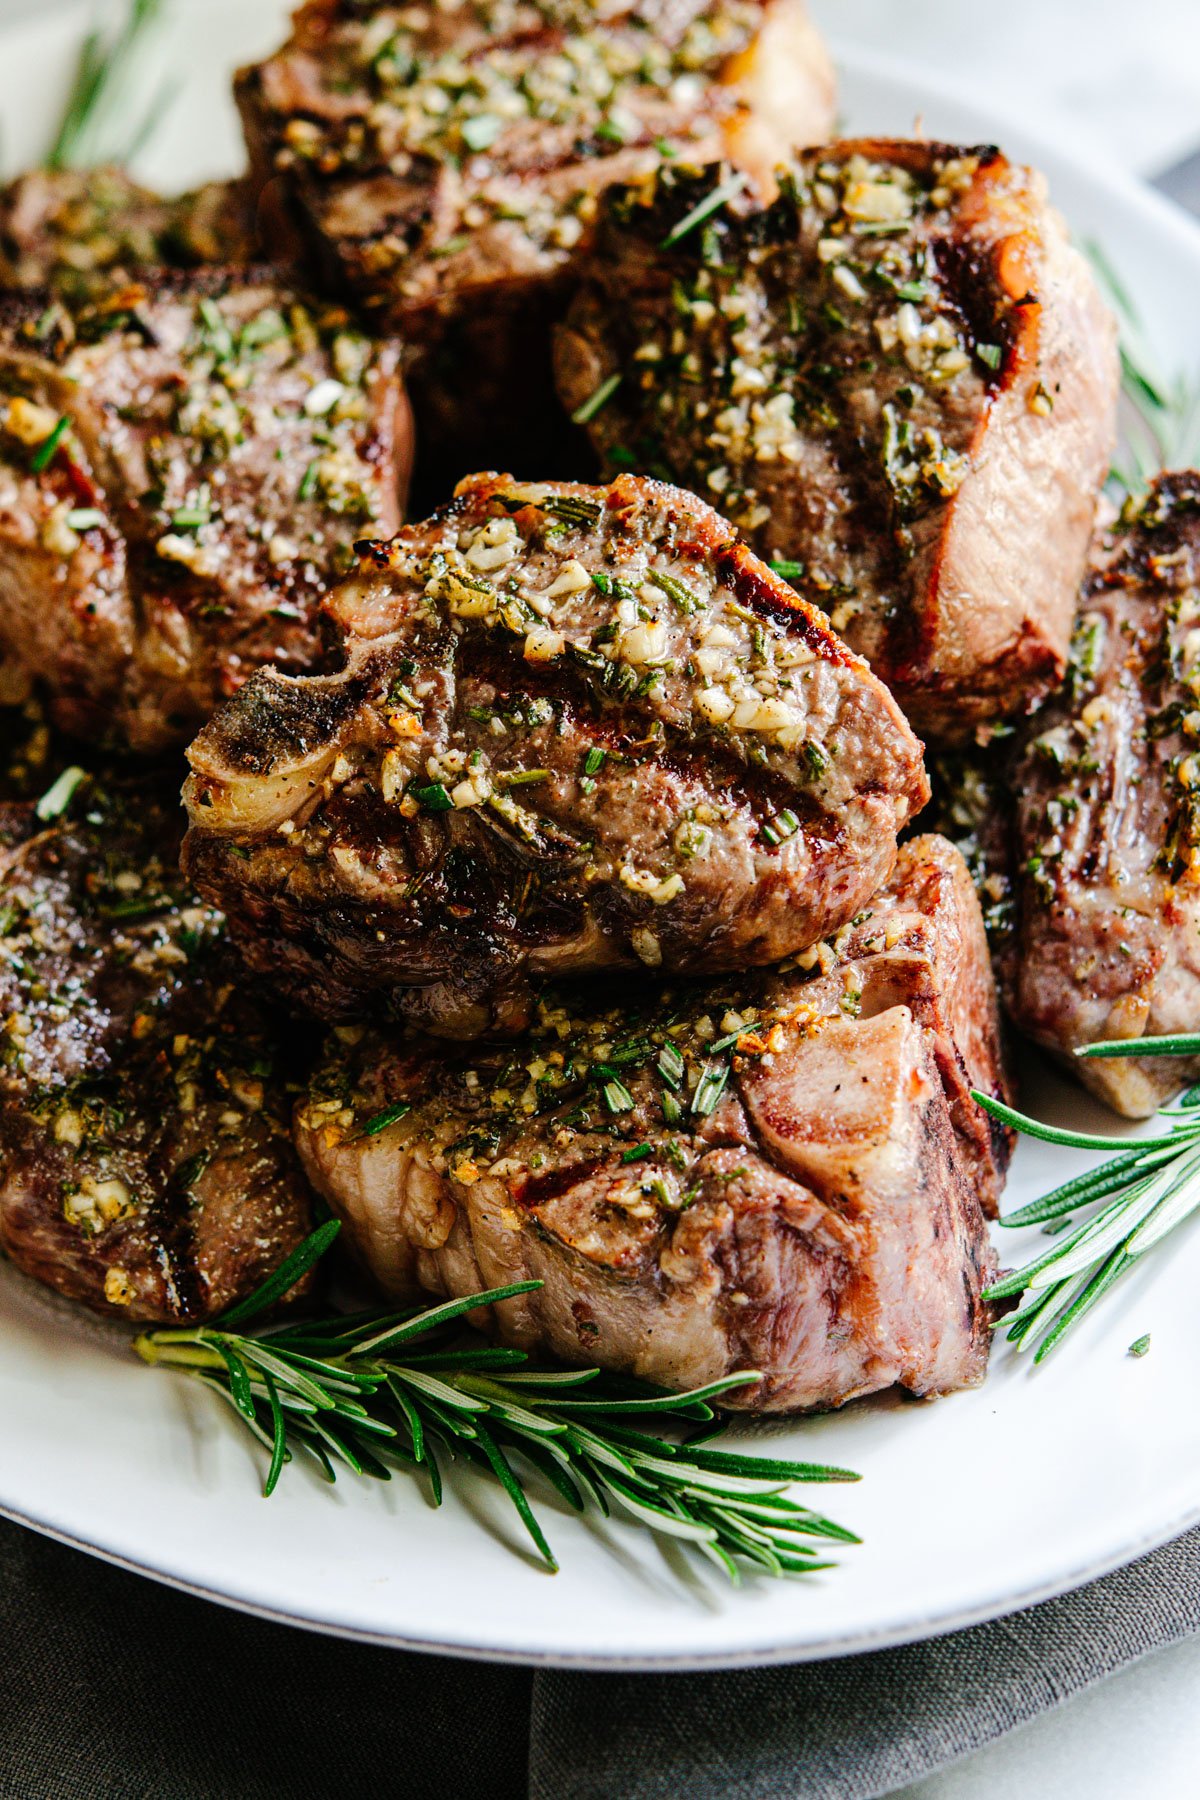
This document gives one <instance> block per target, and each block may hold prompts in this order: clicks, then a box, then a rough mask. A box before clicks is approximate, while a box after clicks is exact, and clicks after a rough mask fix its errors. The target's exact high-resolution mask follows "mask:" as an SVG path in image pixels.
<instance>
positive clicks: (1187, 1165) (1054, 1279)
mask: <svg viewBox="0 0 1200 1800" xmlns="http://www.w3.org/2000/svg"><path fill="white" fill-rule="evenodd" d="M1160 1045H1171V1046H1175V1045H1178V1046H1180V1048H1178V1049H1176V1048H1171V1049H1169V1050H1163V1051H1162V1052H1161V1053H1163V1054H1168V1055H1194V1054H1196V1053H1197V1051H1200V1038H1197V1037H1196V1036H1194V1035H1192V1034H1182V1035H1180V1036H1178V1037H1175V1038H1166V1039H1152V1038H1144V1039H1142V1040H1141V1041H1140V1043H1132V1042H1131V1043H1128V1044H1123V1045H1122V1046H1121V1047H1120V1049H1119V1050H1118V1049H1117V1048H1116V1047H1112V1046H1107V1045H1105V1046H1092V1045H1089V1046H1087V1047H1086V1052H1085V1053H1089V1054H1092V1055H1097V1054H1100V1055H1117V1054H1121V1055H1126V1056H1133V1055H1139V1054H1146V1053H1147V1052H1148V1051H1151V1050H1153V1049H1154V1048H1156V1047H1158V1046H1160ZM973 1097H974V1099H975V1100H977V1101H978V1103H979V1104H980V1106H982V1107H984V1108H985V1110H986V1111H988V1112H989V1113H991V1114H992V1116H993V1117H994V1118H997V1119H1000V1120H1002V1121H1003V1123H1004V1124H1006V1125H1011V1126H1014V1127H1015V1128H1016V1130H1018V1131H1023V1132H1025V1133H1026V1134H1027V1135H1028V1136H1030V1137H1036V1138H1041V1139H1042V1140H1043V1141H1044V1142H1046V1143H1051V1144H1067V1145H1072V1146H1074V1147H1075V1148H1078V1149H1082V1150H1109V1151H1111V1150H1113V1149H1114V1147H1115V1146H1117V1145H1118V1144H1119V1143H1120V1142H1121V1140H1120V1139H1116V1138H1110V1137H1095V1136H1093V1135H1091V1134H1090V1133H1088V1132H1080V1131H1063V1130H1060V1129H1059V1128H1057V1127H1055V1126H1051V1125H1045V1124H1043V1123H1042V1122H1041V1120H1039V1119H1032V1118H1030V1117H1029V1116H1028V1115H1027V1114H1026V1113H1020V1112H1017V1111H1015V1109H1014V1108H1012V1107H1010V1106H1005V1105H1004V1104H1003V1103H1002V1102H1001V1101H999V1100H995V1099H993V1098H992V1096H991V1095H989V1094H982V1093H979V1092H978V1091H973ZM1158 1118H1159V1120H1160V1121H1161V1124H1162V1130H1161V1131H1160V1132H1159V1133H1158V1134H1157V1135H1155V1136H1153V1137H1148V1138H1140V1139H1138V1140H1136V1141H1135V1142H1133V1143H1128V1144H1126V1146H1125V1147H1124V1148H1122V1149H1119V1150H1118V1151H1117V1154H1116V1155H1115V1156H1110V1157H1109V1159H1108V1161H1107V1162H1104V1163H1101V1165H1100V1166H1099V1168H1097V1169H1092V1170H1090V1171H1089V1172H1088V1173H1086V1174H1083V1175H1076V1176H1075V1177H1074V1178H1073V1179H1072V1180H1070V1181H1066V1182H1063V1183H1062V1185H1061V1186H1059V1187H1056V1188H1054V1189H1053V1190H1052V1191H1051V1192H1050V1193H1048V1194H1044V1195H1043V1196H1042V1197H1041V1199H1040V1200H1035V1201H1033V1202H1032V1203H1031V1204H1030V1205H1028V1206H1022V1207H1020V1208H1019V1209H1018V1210H1017V1211H1016V1212H1012V1213H1008V1214H1007V1215H1006V1216H1005V1217H1004V1218H1003V1219H1001V1221H1000V1223H1001V1224H1002V1225H1008V1226H1019V1225H1036V1224H1040V1225H1043V1226H1044V1227H1045V1228H1046V1229H1047V1230H1048V1231H1052V1232H1053V1233H1054V1239H1053V1243H1052V1244H1051V1245H1050V1247H1049V1248H1048V1249H1047V1250H1044V1251H1043V1252H1042V1254H1041V1255H1040V1256H1036V1257H1034V1258H1033V1259H1032V1261H1030V1262H1027V1263H1025V1264H1024V1265H1023V1266H1022V1267H1021V1268H1019V1269H1014V1270H1012V1271H1011V1272H1010V1273H1009V1274H1007V1275H1003V1276H1001V1278H1000V1280H999V1281H994V1282H993V1283H992V1285H991V1286H990V1287H989V1288H988V1289H987V1290H986V1298H987V1299H989V1300H1008V1299H1012V1298H1013V1297H1014V1296H1015V1295H1020V1296H1021V1305H1020V1306H1019V1307H1018V1310H1017V1311H1016V1312H1015V1313H1009V1314H1008V1315H1007V1316H1006V1317H1005V1318H1002V1319H1001V1320H999V1321H998V1323H999V1324H1000V1325H1001V1326H1002V1327H1003V1328H1004V1329H1005V1333H1006V1335H1007V1337H1008V1339H1009V1341H1010V1342H1011V1343H1012V1344H1014V1345H1015V1346H1016V1347H1017V1348H1018V1349H1028V1348H1029V1347H1030V1345H1032V1344H1034V1343H1035V1342H1036V1343H1037V1346H1038V1347H1037V1351H1036V1354H1035V1356H1034V1361H1035V1362H1039V1363H1040V1362H1042V1361H1043V1360H1044V1358H1045V1357H1047V1356H1048V1355H1049V1354H1050V1352H1051V1350H1053V1349H1054V1347H1055V1346H1056V1345H1057V1344H1060V1343H1061V1342H1062V1340H1063V1338H1064V1337H1065V1336H1066V1334H1067V1332H1068V1331H1069V1330H1070V1329H1071V1327H1072V1326H1073V1325H1074V1324H1076V1323H1077V1322H1078V1321H1079V1320H1080V1319H1081V1318H1082V1317H1083V1315H1084V1314H1085V1313H1086V1312H1089V1311H1090V1310H1091V1308H1092V1307H1093V1306H1094V1305H1095V1304H1096V1302H1097V1301H1098V1300H1099V1299H1100V1298H1101V1297H1102V1296H1103V1295H1104V1294H1106V1293H1107V1292H1108V1290H1109V1288H1111V1287H1112V1286H1113V1285H1114V1283H1115V1282H1117V1281H1119V1280H1120V1279H1121V1277H1122V1276H1123V1275H1127V1274H1128V1272H1129V1270H1130V1269H1132V1267H1133V1266H1134V1264H1135V1263H1136V1262H1138V1261H1139V1260H1140V1259H1141V1258H1142V1257H1143V1256H1144V1255H1145V1254H1146V1252H1147V1251H1148V1250H1152V1249H1153V1248H1154V1246H1155V1244H1158V1243H1161V1242H1162V1240H1163V1238H1165V1237H1166V1236H1167V1234H1168V1233H1169V1232H1171V1231H1174V1229H1175V1227H1176V1226H1177V1225H1181V1224H1182V1223H1183V1221H1184V1220H1185V1219H1186V1218H1188V1217H1190V1215H1191V1214H1192V1213H1194V1212H1195V1211H1196V1210H1197V1208H1200V1086H1197V1087H1190V1088H1188V1089H1186V1090H1185V1092H1184V1093H1183V1094H1181V1095H1180V1097H1179V1098H1178V1100H1176V1101H1175V1102H1173V1104H1172V1105H1170V1106H1164V1107H1162V1108H1161V1109H1160V1111H1159V1113H1158ZM1081 1208H1087V1209H1089V1212H1088V1217H1087V1218H1085V1219H1084V1220H1083V1221H1082V1222H1080V1223H1078V1224H1076V1223H1074V1221H1073V1218H1072V1215H1074V1214H1076V1213H1077V1212H1078V1211H1079V1210H1080V1209H1081ZM1093 1208H1094V1209H1095V1210H1091V1209H1093Z"/></svg>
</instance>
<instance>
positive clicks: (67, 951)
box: [0, 770, 312, 1322]
mask: <svg viewBox="0 0 1200 1800" xmlns="http://www.w3.org/2000/svg"><path fill="white" fill-rule="evenodd" d="M76 783H78V785H76ZM69 795H71V796H72V797H71V798H68V796H69ZM40 812H41V814H54V815H55V816H53V817H43V816H39V810H36V809H35V808H34V807H33V806H31V805H17V804H13V803H9V804H8V805H5V806H0V1017H2V1018H3V1019H4V1021H5V1025H4V1030H3V1033H2V1034H0V1250H3V1251H5V1252H6V1253H7V1254H8V1256H10V1257H11V1259H12V1260H13V1262H14V1263H16V1264H17V1265H18V1267H19V1268H21V1269H23V1270H25V1272H26V1273H27V1274H29V1275H32V1276H34V1277H35V1278H36V1279H37V1280H39V1281H43V1282H45V1283H46V1284H47V1285H48V1286H50V1287H53V1288H55V1289H57V1290H58V1291H59V1292H60V1293H62V1294H65V1295H67V1296H68V1297H69V1298H70V1299H73V1300H82V1301H85V1302H86V1303H87V1304H88V1305H89V1306H92V1307H94V1308H96V1309H97V1310H100V1311H104V1312H108V1313H110V1314H111V1315H113V1316H115V1317H120V1318H122V1319H128V1320H156V1321H163V1322H184V1321H199V1320H203V1319H206V1318H208V1317H211V1316H212V1315H213V1314H215V1313H217V1312H219V1311H220V1310H221V1309H222V1308H223V1307H225V1306H228V1305H229V1304H230V1303H231V1302H233V1301H234V1300H236V1299H238V1298H239V1297H242V1296H244V1295H245V1294H247V1293H249V1292H251V1291H252V1290H253V1288H254V1287H256V1286H257V1285H258V1283H259V1282H260V1281H261V1280H263V1279H264V1278H265V1276H266V1275H267V1274H269V1273H270V1271H271V1270H272V1269H274V1268H275V1267H276V1266H277V1265H278V1264H279V1263H280V1262H281V1261H282V1259H283V1257H284V1256H286V1255H287V1254H288V1253H289V1252H290V1251H291V1250H293V1249H294V1248H295V1247H296V1245H297V1244H298V1243H300V1242H301V1241H302V1240H303V1238H304V1237H305V1235H306V1234H307V1232H308V1231H309V1230H310V1229H311V1226H312V1216H311V1208H312V1197H311V1194H310V1192H309V1190H308V1187H307V1184H306V1182H305V1179H304V1176H303V1174H302V1172H301V1169H300V1166H299V1164H298V1162H297V1160H296V1156H295V1152H294V1150H293V1148H292V1143H291V1138H290V1134H289V1129H288V1114H289V1110H290V1103H289V1100H288V1098H287V1089H286V1087H285V1084H284V1079H283V1075H284V1067H285V1065H284V1051H283V1049H282V1043H283V1041H284V1040H283V1039H282V1038H281V1037H280V1036H279V1035H278V1034H277V1032H276V1029H275V1026H274V1024H273V1023H272V1021H271V1019H270V1017H269V1015H268V1014H267V1013H266V1012H265V1011H264V1010H263V1008H262V1007H261V1006H260V1005H259V1004H258V1003H257V1001H256V1000H255V999H254V998H253V997H252V996H250V995H249V994H248V992H247V990H246V983H245V977H244V974H243V972H242V971H241V969H240V968H239V966H238V965H237V963H236V961H235V960H234V959H233V958H232V957H231V955H230V952H229V950H228V948H227V946H226V944H225V942H224V939H223V931H222V924H221V920H220V917H219V915H218V914H216V913H214V912H213V911H212V909H211V908H209V907H206V906H204V905H202V904H201V903H200V902H199V901H197V900H196V899H195V898H194V897H193V896H191V895H189V894H187V893H186V892H184V891H183V890H182V883H181V882H180V879H179V874H178V847H179V835H180V824H181V819H180V813H179V809H178V804H177V802H176V801H175V800H174V799H173V797H172V796H171V795H170V793H169V790H164V789H163V788H162V786H161V784H159V785H157V786H151V785H150V784H149V783H147V782H146V781H145V780H139V781H138V782H136V783H130V782H128V781H122V780H119V779H116V778H113V779H111V780H105V781H98V780H93V779H89V778H81V777H80V772H79V771H78V770H75V771H73V772H72V771H66V772H64V775H63V776H62V777H61V778H60V781H59V782H58V783H57V784H55V786H53V787H52V788H51V789H50V790H49V793H48V795H47V796H45V797H44V798H43V801H42V802H41V805H40ZM295 1038H296V1033H295V1027H294V1026H289V1027H288V1038H287V1041H288V1042H290V1043H291V1044H293V1045H294V1043H295Z"/></svg>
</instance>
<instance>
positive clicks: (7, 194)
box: [0, 168, 256, 302]
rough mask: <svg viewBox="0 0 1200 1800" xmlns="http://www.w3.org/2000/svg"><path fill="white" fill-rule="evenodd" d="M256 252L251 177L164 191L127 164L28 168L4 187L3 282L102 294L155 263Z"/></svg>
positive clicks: (79, 295) (186, 264) (235, 259)
mask: <svg viewBox="0 0 1200 1800" xmlns="http://www.w3.org/2000/svg"><path fill="white" fill-rule="evenodd" d="M255 255H256V241H255V230H254V208H253V204H252V201H251V196H250V190H249V186H248V184H247V183H245V182H231V181H214V182H210V183H209V184H208V185H207V186H206V187H202V188H197V189H196V190H195V192H194V193H190V194H181V195H179V196H178V197H177V198H175V199H171V200H164V199H163V198H162V197H161V196H160V195H158V194H155V193H152V192H151V191H150V189H149V188H144V187H142V186H140V185H139V184H138V183H137V182H136V181H133V180H132V179H131V178H130V176H128V175H127V174H126V173H125V171H124V170H123V169H117V168H101V169H31V170H30V171H29V172H28V173H27V174H24V175H18V176H17V177H16V179H15V180H14V181H10V182H9V183H8V185H7V186H5V187H0V288H17V289H23V290H26V291H31V292H40V291H41V290H43V289H47V288H48V289H49V290H50V291H51V292H52V293H56V294H61V295H62V296H63V298H64V299H66V300H68V301H72V302H82V301H85V300H91V299H99V298H101V297H102V296H103V295H104V294H105V293H109V292H111V291H112V290H113V289H114V288H116V287H120V286H124V285H125V284H127V283H128V282H130V281H132V280H134V279H136V278H137V276H138V274H139V273H142V272H144V271H145V269H146V268H147V267H150V266H156V265H160V264H161V265H167V266H174V267H177V268H192V267H194V266H196V265H197V264H200V263H248V262H251V261H253V260H254V257H255Z"/></svg>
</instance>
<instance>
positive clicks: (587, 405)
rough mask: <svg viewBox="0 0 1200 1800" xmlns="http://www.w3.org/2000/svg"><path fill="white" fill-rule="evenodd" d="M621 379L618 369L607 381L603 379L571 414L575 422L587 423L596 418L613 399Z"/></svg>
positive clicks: (579, 423)
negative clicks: (601, 409) (602, 408)
mask: <svg viewBox="0 0 1200 1800" xmlns="http://www.w3.org/2000/svg"><path fill="white" fill-rule="evenodd" d="M621 380H622V377H621V373H620V371H619V370H618V371H617V373H616V374H615V375H610V376H609V377H608V379H607V380H606V381H602V382H601V383H600V386H599V387H598V388H597V389H596V391H595V392H594V393H592V394H589V395H588V397H587V399H586V400H585V401H584V402H583V404H582V406H577V407H576V408H575V411H574V412H573V413H572V414H571V418H572V419H573V420H574V422H575V424H576V425H586V424H587V422H588V420H589V419H594V418H595V416H596V414H597V413H598V412H599V411H600V408H601V407H602V406H607V404H608V402H609V401H610V400H611V399H612V397H613V395H614V394H615V393H616V391H617V389H618V388H619V387H620V385H621Z"/></svg>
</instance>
